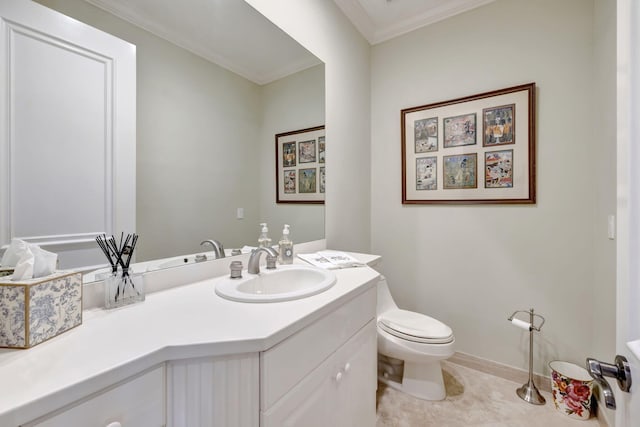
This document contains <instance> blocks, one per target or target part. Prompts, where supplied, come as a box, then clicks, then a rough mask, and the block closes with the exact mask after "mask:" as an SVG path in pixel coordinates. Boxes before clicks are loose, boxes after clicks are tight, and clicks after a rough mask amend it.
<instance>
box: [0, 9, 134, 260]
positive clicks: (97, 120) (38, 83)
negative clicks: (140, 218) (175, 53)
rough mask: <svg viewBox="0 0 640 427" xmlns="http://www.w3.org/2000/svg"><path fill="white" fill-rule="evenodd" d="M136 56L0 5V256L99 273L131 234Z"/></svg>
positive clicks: (91, 34) (124, 47)
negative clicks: (10, 248)
mask: <svg viewBox="0 0 640 427" xmlns="http://www.w3.org/2000/svg"><path fill="white" fill-rule="evenodd" d="M135 80H136V71H135V46H133V45H131V44H129V43H127V42H124V41H122V40H120V39H117V38H115V37H113V36H111V35H109V34H106V33H103V32H102V31H99V30H97V29H95V28H92V27H89V26H87V25H85V24H82V23H80V22H78V21H75V20H73V19H71V18H68V17H66V16H64V15H62V14H60V13H58V12H55V11H53V10H50V9H48V8H46V7H44V6H41V5H39V4H36V3H33V2H31V1H28V0H16V1H11V2H0V129H2V132H1V133H0V247H3V246H6V245H7V244H8V243H9V242H10V240H11V238H14V237H17V238H21V239H24V240H27V241H29V242H33V243H38V244H40V245H41V246H44V247H47V249H49V250H54V251H55V252H57V253H58V254H59V259H60V267H61V268H69V267H77V266H81V265H90V264H99V263H104V257H103V255H101V253H100V252H99V251H97V250H95V248H96V244H95V236H96V235H98V234H101V233H107V234H119V232H120V231H125V232H133V231H135V120H136V116H135V94H136V92H135Z"/></svg>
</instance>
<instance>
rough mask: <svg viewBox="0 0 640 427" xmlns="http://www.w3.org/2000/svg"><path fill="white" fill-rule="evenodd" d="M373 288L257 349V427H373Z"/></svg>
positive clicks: (374, 350)
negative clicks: (275, 342)
mask: <svg viewBox="0 0 640 427" xmlns="http://www.w3.org/2000/svg"><path fill="white" fill-rule="evenodd" d="M375 298H376V295H375V289H370V290H368V291H367V292H365V293H364V294H362V295H360V296H358V297H356V298H354V299H353V300H351V301H350V302H348V303H346V304H345V305H343V306H342V307H340V308H339V309H337V310H336V311H334V312H332V313H330V314H328V315H327V316H325V317H324V318H322V319H320V320H319V321H318V322H316V323H314V324H312V325H311V326H309V327H307V328H306V329H304V330H302V331H300V332H298V333H297V334H295V335H293V336H292V337H290V338H288V339H287V340H285V341H283V342H282V343H280V344H278V345H276V346H275V347H273V348H272V349H270V350H268V351H266V352H264V353H262V354H261V360H260V362H261V370H260V374H261V391H262V394H261V412H260V418H261V423H260V425H261V427H296V426H305V427H313V426H318V427H324V426H345V427H351V426H356V425H357V426H363V427H366V426H374V425H375V421H376V419H375V393H376V343H377V342H376V327H375V320H374V317H375V306H376V305H375Z"/></svg>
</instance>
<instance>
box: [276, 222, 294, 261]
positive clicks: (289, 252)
mask: <svg viewBox="0 0 640 427" xmlns="http://www.w3.org/2000/svg"><path fill="white" fill-rule="evenodd" d="M278 246H279V247H278V249H279V250H278V257H279V258H280V259H279V260H278V261H280V264H293V242H292V241H291V239H290V238H289V224H285V225H284V229H283V230H282V237H281V238H280V241H279V242H278Z"/></svg>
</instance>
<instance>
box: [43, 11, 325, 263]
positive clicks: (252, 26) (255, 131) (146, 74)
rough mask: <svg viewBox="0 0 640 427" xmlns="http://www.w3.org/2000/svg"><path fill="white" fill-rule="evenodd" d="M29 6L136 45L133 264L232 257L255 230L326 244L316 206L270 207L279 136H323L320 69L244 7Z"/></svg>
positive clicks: (252, 239) (253, 242) (273, 200)
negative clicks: (317, 129) (313, 130)
mask: <svg viewBox="0 0 640 427" xmlns="http://www.w3.org/2000/svg"><path fill="white" fill-rule="evenodd" d="M36 1H37V2H38V3H41V4H43V5H44V6H47V7H50V8H52V9H54V10H57V11H59V12H61V13H63V14H65V15H67V16H70V17H72V18H74V19H77V20H79V21H81V22H84V23H86V24H88V25H91V26H93V27H96V28H98V29H100V30H102V31H105V32H108V33H110V34H112V35H115V36H116V37H118V38H121V39H123V40H126V41H128V42H130V43H132V44H134V45H136V55H137V90H136V101H137V107H136V111H137V137H136V182H132V183H131V185H134V186H135V188H136V230H135V232H136V233H137V234H139V236H140V239H139V242H138V245H137V249H136V252H137V253H136V262H141V261H149V260H155V259H164V258H170V257H176V256H182V255H185V254H195V253H202V252H205V251H206V252H208V253H209V252H211V251H212V248H211V247H210V246H209V247H206V248H205V247H201V246H200V244H201V242H203V241H205V240H217V241H219V242H221V243H222V244H223V245H224V248H225V249H226V250H227V253H228V255H229V254H230V253H231V250H232V249H238V248H242V247H243V246H257V239H258V236H259V234H260V227H259V223H261V222H267V224H268V226H269V233H270V237H271V239H272V240H273V241H274V242H277V240H278V239H279V237H280V235H281V233H282V228H283V225H284V224H285V223H286V224H290V225H291V236H292V240H293V241H294V242H295V243H300V242H304V241H311V240H317V239H322V238H324V206H323V205H304V204H302V205H291V204H284V205H283V204H276V197H275V159H274V145H275V143H274V136H275V134H277V133H282V132H287V131H292V130H296V129H304V128H308V127H313V126H320V125H323V124H324V105H325V103H324V65H323V64H322V63H321V61H320V60H318V59H317V58H315V57H314V56H313V55H311V54H310V53H309V52H308V51H306V50H305V49H304V48H302V47H301V46H300V45H299V44H298V43H296V42H295V41H293V40H292V39H291V38H290V37H288V36H287V35H286V34H285V33H283V32H282V31H281V30H279V29H278V28H277V27H275V26H274V25H273V24H272V23H270V22H269V21H268V20H267V19H266V18H264V17H263V16H262V15H260V14H259V13H258V12H256V11H255V10H253V9H252V8H251V7H250V6H249V5H247V4H246V3H245V2H244V1H237V0H225V1H216V2H210V1H202V0H189V1H188V2H187V1H182V2H174V1H170V0H162V1H158V0H136V1H135V2H134V1H132V0H86V1H84V0H36ZM186 3H189V4H188V5H187V4H186ZM106 10H109V12H107V11H106ZM132 22H133V23H135V24H137V25H134V24H132ZM143 28H145V29H143ZM329 145H330V142H329ZM115 231H116V232H118V233H119V232H120V231H121V230H115ZM53 249H55V248H53ZM101 262H102V261H101V260H100V259H98V260H97V261H96V262H95V263H94V264H93V265H94V266H96V265H97V264H98V263H101ZM178 264H179V263H178ZM85 265H86V264H85ZM162 265H163V266H165V267H170V266H173V265H176V262H174V261H171V260H168V261H166V262H164V263H162ZM60 267H61V268H70V267H79V265H69V264H67V265H64V263H63V262H62V259H61V265H60Z"/></svg>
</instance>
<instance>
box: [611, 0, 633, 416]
mask: <svg viewBox="0 0 640 427" xmlns="http://www.w3.org/2000/svg"><path fill="white" fill-rule="evenodd" d="M616 6H617V57H618V59H617V62H618V63H617V71H618V74H617V86H618V92H617V110H618V111H617V121H618V123H617V132H618V135H617V150H618V153H617V169H618V171H617V175H618V178H617V181H618V182H617V192H618V203H617V215H618V224H617V227H618V231H619V232H618V241H617V279H616V280H617V297H616V301H617V302H616V351H617V353H618V354H620V355H622V356H625V357H626V358H627V360H628V362H629V365H630V367H631V379H632V385H631V390H630V392H629V393H625V392H622V391H620V390H619V388H618V386H617V384H616V381H615V380H613V379H610V380H609V383H610V384H611V387H612V389H614V390H615V395H616V396H615V397H616V406H617V408H616V411H615V425H616V427H635V426H638V425H640V392H639V391H638V387H639V386H640V360H639V359H638V355H639V354H640V345H639V343H640V342H639V341H637V340H639V339H640V310H639V308H640V270H639V269H638V266H639V265H640V168H638V164H640V163H639V162H640V145H639V144H640V136H639V132H640V120H638V117H640V116H639V113H640V56H639V55H638V48H639V47H640V37H639V34H640V30H639V29H638V25H637V23H638V22H639V19H640V4H638V2H637V1H635V0H618V1H617V5H616ZM632 348H635V349H636V351H631V350H632ZM608 362H610V361H608Z"/></svg>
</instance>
